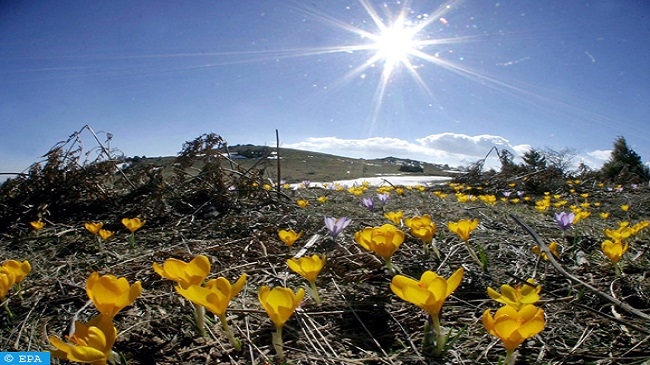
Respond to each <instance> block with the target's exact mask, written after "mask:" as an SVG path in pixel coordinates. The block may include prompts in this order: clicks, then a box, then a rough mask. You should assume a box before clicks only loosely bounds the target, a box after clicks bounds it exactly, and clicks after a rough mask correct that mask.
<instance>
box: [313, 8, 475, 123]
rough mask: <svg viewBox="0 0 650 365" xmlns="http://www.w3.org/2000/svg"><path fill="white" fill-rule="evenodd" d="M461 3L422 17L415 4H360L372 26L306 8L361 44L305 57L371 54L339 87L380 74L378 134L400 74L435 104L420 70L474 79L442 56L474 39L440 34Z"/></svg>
mask: <svg viewBox="0 0 650 365" xmlns="http://www.w3.org/2000/svg"><path fill="white" fill-rule="evenodd" d="M459 1H460V0H450V1H447V2H445V3H443V4H441V5H440V6H438V7H437V8H436V9H432V10H431V11H429V12H418V11H415V10H413V9H412V8H411V7H410V4H411V2H410V1H404V2H400V1H398V2H396V3H395V4H396V6H395V7H392V9H391V7H390V6H387V5H386V3H384V4H383V5H382V6H380V7H375V6H374V5H373V4H372V2H371V0H359V4H360V5H361V7H362V8H363V10H364V11H365V13H366V15H367V16H368V17H369V18H370V20H372V21H367V19H364V20H360V21H359V20H358V21H356V22H354V21H352V22H350V21H344V20H342V19H340V18H336V17H331V16H328V15H326V14H321V13H316V12H313V11H310V10H309V9H305V8H303V9H302V10H303V11H304V12H305V13H307V14H309V15H311V16H313V17H314V18H316V19H318V20H320V21H321V22H323V23H326V24H329V25H330V26H333V27H335V28H339V29H342V30H344V31H346V32H348V33H350V34H351V35H353V36H355V39H357V40H359V41H358V42H355V43H354V44H351V45H344V46H332V47H324V48H315V49H311V50H309V51H308V52H305V53H304V54H303V55H305V56H313V55H320V54H332V53H348V54H354V55H355V58H357V57H358V56H359V55H367V56H366V58H362V61H361V62H360V63H359V64H357V65H356V66H352V67H351V68H350V70H348V72H346V73H345V74H344V75H343V76H342V78H341V80H340V81H339V82H340V83H346V82H350V81H352V80H354V79H356V78H363V79H367V78H368V75H369V74H370V73H371V72H372V71H373V70H379V71H380V75H379V78H378V79H377V86H376V87H375V92H374V95H373V100H372V115H371V116H370V129H371V130H372V129H373V126H374V125H375V124H376V122H377V119H378V117H379V114H380V111H381V108H382V105H383V102H384V99H385V97H386V95H387V89H388V86H389V84H390V83H391V81H392V80H395V79H396V78H397V77H398V72H397V71H404V72H399V77H401V76H402V74H403V73H404V74H407V75H410V77H411V79H412V80H414V81H415V82H416V83H417V84H418V85H419V86H420V88H421V89H422V90H423V91H424V93H426V94H427V95H428V96H429V97H431V99H435V98H434V93H433V92H432V90H431V89H430V87H429V86H428V85H427V82H425V81H424V80H423V78H422V77H421V75H420V71H421V70H422V69H423V68H425V67H426V66H427V65H433V66H437V67H441V68H444V69H446V70H447V71H451V72H453V73H457V74H460V75H464V76H466V77H467V76H468V75H470V74H471V71H468V70H466V69H464V68H463V67H462V66H460V65H458V64H455V63H453V61H449V60H445V59H444V57H441V54H442V53H444V52H443V51H442V50H444V49H447V48H445V45H449V44H453V43H459V42H467V41H469V40H470V37H450V38H445V37H440V36H439V35H440V34H444V32H442V33H441V32H440V29H441V28H445V27H447V26H448V25H449V24H448V23H449V22H448V21H447V20H446V18H445V15H446V14H447V13H448V12H449V11H451V10H452V9H454V8H455V6H456V5H457V3H458V2H459ZM391 11H392V12H391Z"/></svg>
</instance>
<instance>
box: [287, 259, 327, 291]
mask: <svg viewBox="0 0 650 365" xmlns="http://www.w3.org/2000/svg"><path fill="white" fill-rule="evenodd" d="M287 265H288V266H289V268H290V269H291V270H293V271H294V272H295V273H296V274H298V275H300V276H302V277H303V278H305V279H307V281H308V282H309V283H310V284H313V283H315V282H316V277H317V276H318V274H319V273H320V271H321V270H322V269H323V267H324V266H325V255H322V256H319V255H312V256H311V257H309V256H305V257H301V258H299V259H296V258H292V259H289V260H287Z"/></svg>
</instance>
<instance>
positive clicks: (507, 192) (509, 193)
mask: <svg viewBox="0 0 650 365" xmlns="http://www.w3.org/2000/svg"><path fill="white" fill-rule="evenodd" d="M501 194H503V196H505V197H506V198H509V197H510V195H511V194H512V191H503V192H501Z"/></svg>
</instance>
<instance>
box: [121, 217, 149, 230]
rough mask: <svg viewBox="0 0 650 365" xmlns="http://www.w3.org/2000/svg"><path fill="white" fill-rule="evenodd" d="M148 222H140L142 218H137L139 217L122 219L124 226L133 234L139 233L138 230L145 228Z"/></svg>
mask: <svg viewBox="0 0 650 365" xmlns="http://www.w3.org/2000/svg"><path fill="white" fill-rule="evenodd" d="M146 222H147V221H145V220H144V219H143V220H140V218H137V217H136V218H122V224H123V225H124V227H126V229H128V230H129V231H130V232H131V233H133V232H135V231H137V230H138V229H140V228H142V226H144V224H145V223H146Z"/></svg>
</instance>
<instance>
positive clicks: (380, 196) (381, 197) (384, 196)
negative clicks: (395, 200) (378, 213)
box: [377, 193, 390, 204]
mask: <svg viewBox="0 0 650 365" xmlns="http://www.w3.org/2000/svg"><path fill="white" fill-rule="evenodd" d="M389 197H390V195H389V194H386V193H382V194H377V199H379V201H380V202H382V203H384V204H386V202H387V201H388V198H389Z"/></svg>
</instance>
